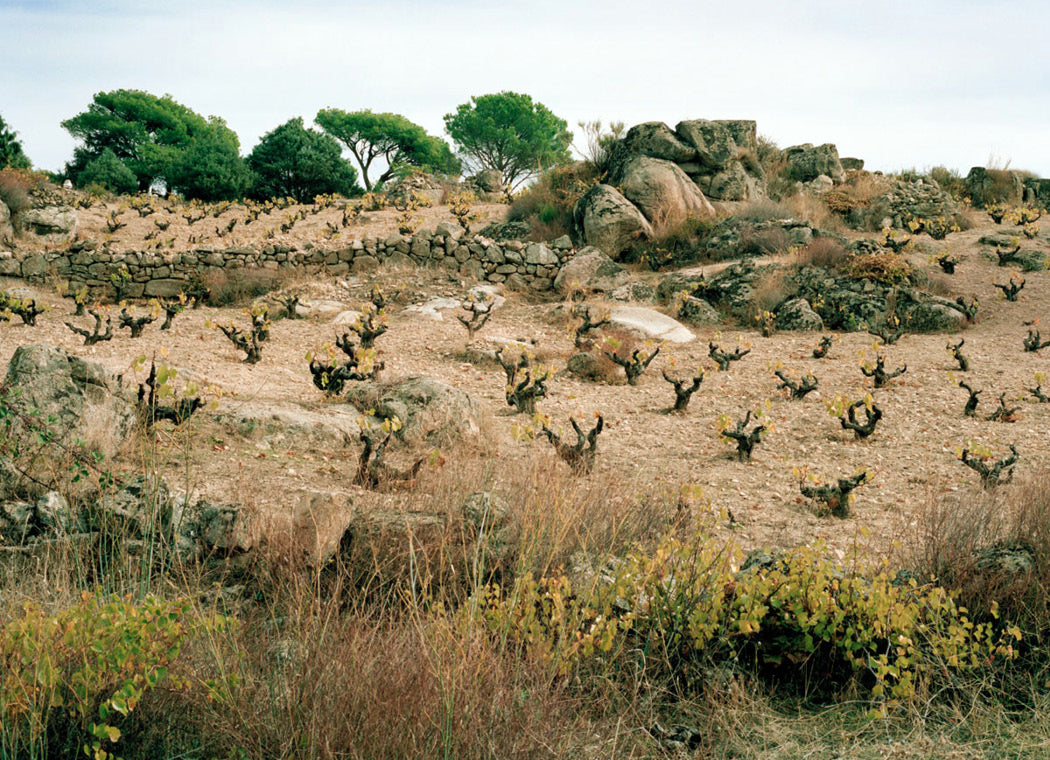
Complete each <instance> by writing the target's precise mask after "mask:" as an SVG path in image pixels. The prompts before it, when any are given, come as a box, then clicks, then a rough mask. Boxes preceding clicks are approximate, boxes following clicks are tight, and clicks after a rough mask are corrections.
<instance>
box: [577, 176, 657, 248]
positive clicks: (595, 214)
mask: <svg viewBox="0 0 1050 760" xmlns="http://www.w3.org/2000/svg"><path fill="white" fill-rule="evenodd" d="M573 223H574V224H575V225H576V229H577V230H578V231H579V232H580V235H581V237H582V238H583V240H584V242H585V243H586V244H587V245H593V246H595V247H596V248H600V249H601V250H603V251H604V252H605V253H607V254H608V255H609V256H611V257H613V258H614V259H615V258H617V257H619V256H620V254H622V253H623V252H624V251H626V250H627V249H629V248H630V247H631V244H632V243H634V242H635V241H637V240H640V239H645V238H649V237H650V236H651V235H652V234H653V228H652V226H651V225H650V224H649V221H648V220H647V219H646V218H645V216H644V215H643V214H642V212H641V211H639V210H638V208H637V207H636V206H635V205H634V204H632V203H631V202H630V201H629V200H627V199H626V198H624V197H623V195H621V194H620V193H619V191H617V190H616V188H614V187H612V186H610V185H595V186H594V187H592V188H591V189H590V190H588V191H587V192H586V193H584V195H583V197H582V198H580V199H579V200H578V201H577V202H576V206H575V207H574V208H573Z"/></svg>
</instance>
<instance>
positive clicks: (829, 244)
mask: <svg viewBox="0 0 1050 760" xmlns="http://www.w3.org/2000/svg"><path fill="white" fill-rule="evenodd" d="M848 257H849V253H848V252H847V251H846V246H844V245H843V244H842V243H840V242H839V241H838V240H835V239H834V238H829V237H818V238H815V239H814V240H813V241H811V242H810V243H808V244H807V245H805V246H804V247H803V248H800V249H799V250H798V253H797V254H796V256H795V263H796V264H797V265H798V266H800V267H805V266H812V267H823V268H824V269H829V270H839V269H841V268H842V267H843V266H845V265H846V261H847V259H848Z"/></svg>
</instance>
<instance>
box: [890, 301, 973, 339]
mask: <svg viewBox="0 0 1050 760" xmlns="http://www.w3.org/2000/svg"><path fill="white" fill-rule="evenodd" d="M900 311H903V316H902V319H901V322H902V323H903V324H904V325H905V326H906V327H907V328H908V329H909V330H911V331H912V332H921V333H929V332H958V331H960V330H963V329H965V327H966V324H967V319H966V315H965V314H963V313H962V312H961V311H960V310H959V309H958V307H957V306H956V305H955V304H953V303H951V302H950V301H945V300H944V299H936V300H930V301H924V302H920V303H915V304H911V305H909V306H906V307H903V308H902V309H900Z"/></svg>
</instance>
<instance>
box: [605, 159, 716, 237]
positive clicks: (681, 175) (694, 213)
mask: <svg viewBox="0 0 1050 760" xmlns="http://www.w3.org/2000/svg"><path fill="white" fill-rule="evenodd" d="M617 184H618V185H619V186H620V187H621V188H622V189H623V194H624V196H625V197H626V198H627V200H629V201H630V202H631V203H633V204H634V205H635V206H637V207H638V208H639V209H641V211H642V213H643V214H645V217H646V218H647V219H648V220H649V221H650V222H652V223H661V222H665V221H674V220H681V219H686V218H689V217H709V216H714V214H715V207H714V206H712V205H711V202H710V201H708V200H707V198H705V197H704V194H703V192H701V190H700V188H699V187H698V186H697V185H696V183H694V182H693V181H692V180H691V179H689V176H688V175H687V174H686V173H685V172H684V171H682V170H681V169H680V168H678V165H677V164H674V163H672V162H670V161H665V160H663V159H659V158H650V157H649V156H635V157H634V158H631V159H630V160H628V161H627V162H625V163H624V164H623V165H621V166H620V167H619V171H618V175H617Z"/></svg>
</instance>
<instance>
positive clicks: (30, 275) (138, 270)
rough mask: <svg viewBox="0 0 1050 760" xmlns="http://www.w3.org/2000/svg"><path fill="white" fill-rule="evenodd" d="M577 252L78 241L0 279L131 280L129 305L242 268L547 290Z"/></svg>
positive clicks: (403, 239)
mask: <svg viewBox="0 0 1050 760" xmlns="http://www.w3.org/2000/svg"><path fill="white" fill-rule="evenodd" d="M574 253H575V251H574V250H573V246H572V240H571V239H570V238H569V237H568V236H567V235H564V236H562V237H560V238H558V239H557V240H554V241H553V242H552V243H550V244H546V243H529V242H523V241H520V240H507V241H501V242H496V241H494V240H492V239H491V238H487V237H485V236H482V235H474V236H472V237H467V236H466V235H464V234H463V231H462V229H461V228H460V227H458V226H457V225H452V224H446V223H443V224H439V225H438V227H437V229H436V230H434V231H431V230H422V231H420V232H417V233H415V234H414V235H401V234H398V233H394V234H391V235H388V236H387V237H384V238H365V239H364V240H355V241H353V242H351V243H350V244H349V245H347V246H344V247H342V248H338V249H323V248H317V247H309V246H308V247H306V248H304V249H302V250H299V249H296V248H294V247H291V246H286V245H268V246H265V247H264V248H262V249H258V250H257V249H254V248H246V247H232V248H225V249H221V248H215V247H212V246H200V247H198V248H194V249H192V250H187V251H181V252H174V251H173V252H170V253H169V252H155V251H130V252H119V253H118V252H114V251H111V250H109V249H108V248H106V247H105V246H98V245H97V244H95V243H93V242H91V241H79V242H77V243H74V244H73V245H71V246H69V247H68V248H67V249H66V250H59V251H47V252H44V253H32V254H23V255H16V254H14V253H11V252H9V251H7V252H4V251H0V276H7V277H21V278H24V279H28V280H32V279H34V278H41V277H43V276H44V275H45V274H48V273H50V272H54V273H55V274H58V275H59V276H61V277H63V278H65V279H68V280H69V281H70V282H71V283H74V284H75V285H77V286H79V285H87V286H88V287H89V288H107V287H109V286H110V285H111V282H112V279H111V278H112V276H113V275H116V274H118V273H119V272H122V271H125V270H126V271H127V272H128V274H129V275H130V283H129V285H128V287H127V288H126V293H127V295H128V296H130V297H132V298H140V297H165V298H166V297H173V296H176V295H178V294H179V293H180V292H181V291H182V290H183V288H184V287H185V286H186V284H187V282H189V280H190V279H192V278H193V277H195V276H198V275H201V274H204V273H206V272H207V271H208V270H215V269H221V270H227V271H232V270H235V269H242V268H253V267H254V268H264V269H278V268H296V269H303V270H305V271H313V272H321V271H323V272H325V273H327V274H329V275H341V274H346V273H348V272H354V273H362V272H369V271H372V270H374V269H376V268H378V267H379V266H380V265H381V264H387V265H392V266H441V267H445V268H447V269H449V270H450V271H454V272H458V273H459V274H461V275H462V276H464V277H471V278H474V279H477V280H483V281H487V282H493V283H500V282H503V283H506V284H507V286H508V287H510V288H514V289H521V290H524V289H528V288H531V289H533V290H537V291H546V290H550V289H551V288H552V287H553V285H554V280H555V278H556V277H557V276H558V272H559V271H560V269H561V265H562V263H563V262H564V261H567V260H568V259H570V258H571V257H572V256H573V254H574Z"/></svg>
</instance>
